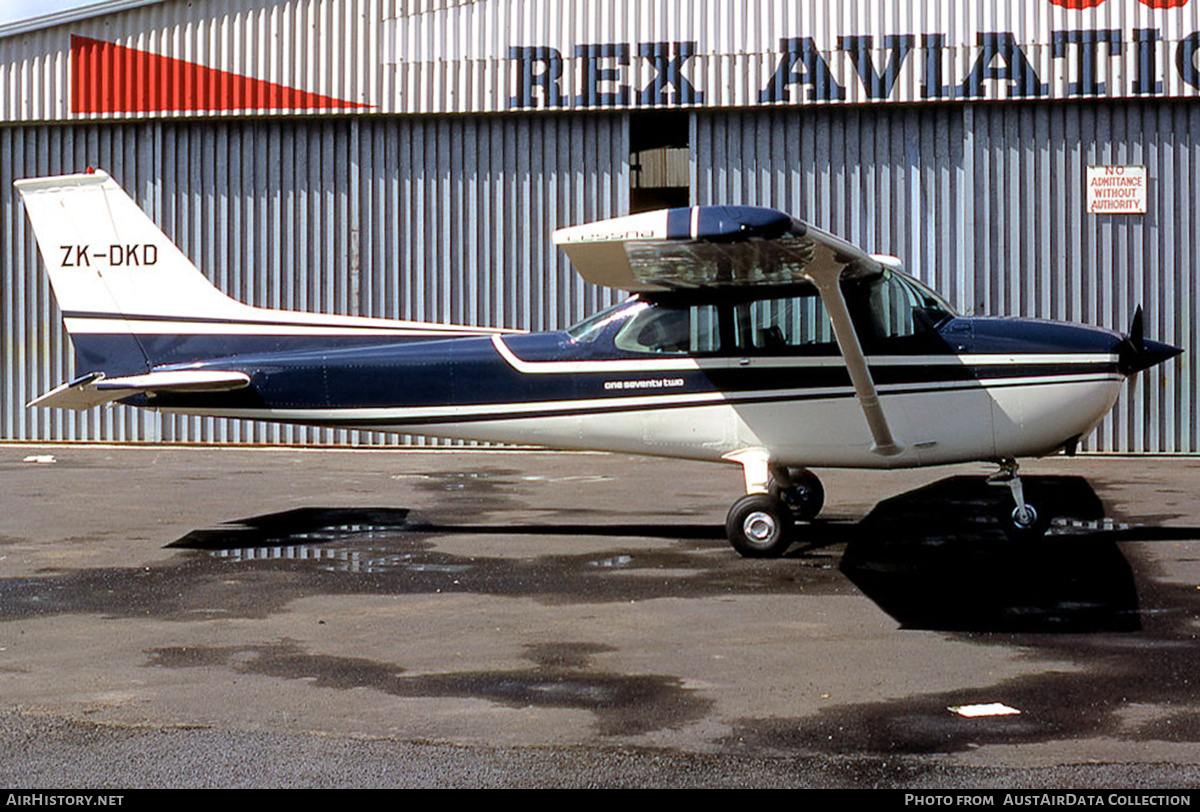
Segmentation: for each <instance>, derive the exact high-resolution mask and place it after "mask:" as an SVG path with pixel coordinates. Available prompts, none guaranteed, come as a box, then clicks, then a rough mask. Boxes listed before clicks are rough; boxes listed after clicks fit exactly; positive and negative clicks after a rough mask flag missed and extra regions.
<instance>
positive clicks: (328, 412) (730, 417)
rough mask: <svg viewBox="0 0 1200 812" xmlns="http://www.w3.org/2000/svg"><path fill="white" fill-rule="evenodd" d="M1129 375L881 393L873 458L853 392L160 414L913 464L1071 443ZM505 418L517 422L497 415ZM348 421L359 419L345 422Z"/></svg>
mask: <svg viewBox="0 0 1200 812" xmlns="http://www.w3.org/2000/svg"><path fill="white" fill-rule="evenodd" d="M1123 380H1124V378H1123V377H1122V376H1120V375H1115V374H1109V375H1093V376H1077V377H1065V376H1064V377H1063V378H1062V379H1040V380H1037V381H1024V382H1022V381H1020V380H1019V379H1006V380H999V381H992V382H989V383H988V385H986V386H983V385H979V384H978V383H976V384H973V385H970V386H962V387H960V388H956V389H951V390H946V389H945V388H943V389H940V390H938V391H920V390H917V391H911V387H910V388H909V391H905V392H903V393H893V394H888V393H887V392H886V391H883V392H882V393H881V394H882V397H881V401H882V403H883V408H884V410H885V411H886V413H887V415H888V419H889V420H890V421H891V423H892V426H893V428H894V430H895V432H896V435H897V437H898V438H899V439H900V441H901V442H902V443H903V444H904V445H905V449H904V451H903V452H902V453H900V454H897V455H895V456H891V457H883V456H880V455H877V454H873V453H872V452H871V450H870V449H871V444H872V439H871V435H870V432H869V431H868V428H867V425H866V421H865V419H864V418H863V414H862V410H861V409H859V408H858V405H857V402H856V401H855V400H854V399H853V398H852V397H849V396H847V394H846V393H842V394H841V396H832V397H824V398H812V399H805V400H780V401H776V402H760V403H736V402H730V401H721V400H720V397H719V396H718V397H717V398H716V401H717V402H714V398H712V397H711V396H709V397H706V398H703V399H692V400H690V402H689V401H684V400H678V399H677V398H670V397H630V398H620V399H611V400H607V401H603V403H605V404H607V405H608V406H617V405H622V406H629V407H632V408H631V409H630V410H627V411H601V412H591V413H582V414H570V413H569V414H558V415H548V414H546V413H545V411H546V406H547V404H512V405H511V407H510V406H508V405H505V404H491V405H488V406H486V407H482V406H481V407H441V408H436V407H429V408H425V409H419V410H418V409H404V408H398V409H370V410H339V409H306V410H289V409H228V410H198V409H164V410H163V411H164V412H178V413H186V414H199V415H202V416H209V417H232V418H242V419H257V420H269V421H274V422H282V423H288V422H297V423H309V424H314V423H315V424H322V425H329V426H334V427H340V428H355V429H361V430H366V431H383V432H391V433H401V434H417V435H425V436H429V437H442V438H447V439H462V440H477V441H482V442H495V443H510V444H518V445H540V446H545V447H548V448H559V449H586V450H596V451H612V452H621V453H629V454H644V455H652V456H662V457H676V458H682V459H693V460H706V461H720V460H721V458H722V457H723V456H724V455H726V454H728V453H730V452H733V451H736V450H738V449H741V448H747V447H764V448H768V449H770V452H771V458H772V461H773V462H777V463H779V464H783V465H796V466H812V467H822V466H824V467H846V468H911V467H917V466H922V465H939V464H948V463H955V462H970V461H981V460H993V459H997V458H1000V457H1026V456H1039V455H1042V454H1046V453H1049V452H1051V451H1053V450H1054V449H1056V448H1057V447H1058V446H1059V445H1060V444H1061V443H1062V442H1064V441H1065V440H1067V439H1068V438H1070V437H1072V436H1074V435H1077V434H1083V433H1085V432H1087V431H1090V430H1091V429H1092V428H1094V426H1095V424H1096V423H1097V422H1099V420H1100V419H1101V418H1102V417H1103V416H1104V415H1105V414H1107V413H1108V411H1109V409H1111V408H1112V405H1113V403H1114V402H1115V400H1116V397H1117V395H1118V393H1119V392H1120V386H1121V383H1122V382H1123ZM826 392H828V390H826ZM677 397H684V398H686V397H687V396H677ZM670 400H674V401H675V402H676V403H678V405H671V406H667V405H666V403H665V402H664V401H670ZM573 403H574V404H581V403H582V402H578V401H577V402H573ZM638 407H642V408H638ZM520 409H526V410H528V411H529V412H531V414H530V416H528V417H525V416H521V415H520V414H519V410H520ZM485 410H490V413H492V414H496V415H498V417H497V419H494V420H491V419H488V420H480V419H478V418H479V417H480V416H482V415H485V414H488V413H489V411H485ZM532 412H539V413H536V414H532ZM455 414H458V415H459V416H461V417H463V418H467V417H473V418H475V419H473V420H471V421H470V422H458V423H455V422H430V423H419V422H417V423H410V424H408V425H404V426H396V425H389V424H388V423H386V422H384V421H386V420H388V419H389V418H390V419H408V420H421V419H432V418H433V417H435V416H436V417H440V418H441V419H442V420H445V419H447V418H448V417H453V415H455ZM501 414H503V415H511V416H505V417H499V415H501ZM347 419H353V420H354V421H355V422H354V424H353V425H347V424H345V423H341V422H339V421H340V420H347ZM374 420H378V421H380V422H379V423H373V422H372V421H374Z"/></svg>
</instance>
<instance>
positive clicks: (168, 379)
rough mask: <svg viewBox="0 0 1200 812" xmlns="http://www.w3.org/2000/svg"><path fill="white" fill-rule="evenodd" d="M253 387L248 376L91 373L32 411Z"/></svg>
mask: <svg viewBox="0 0 1200 812" xmlns="http://www.w3.org/2000/svg"><path fill="white" fill-rule="evenodd" d="M249 385H250V376H249V375H246V374H245V373H244V372H228V371H223V370H211V369H182V370H169V371H164V372H150V373H148V374H146V375H130V376H128V377H123V378H106V377H104V373H102V372H89V373H88V374H87V375H83V376H81V377H79V378H76V379H75V380H73V381H70V382H69V383H64V384H63V385H62V386H58V387H55V388H54V389H51V390H50V391H49V392H47V393H46V394H44V395H42V396H41V397H39V398H37V399H36V400H33V401H30V403H29V407H30V408H32V407H34V406H41V407H43V408H47V409H76V410H83V409H90V408H92V407H93V406H100V405H102V404H104V403H108V402H110V401H113V400H120V399H121V398H127V397H129V396H130V395H139V394H146V395H155V394H157V393H159V392H229V391H232V390H234V389H244V388H246V387H247V386H249Z"/></svg>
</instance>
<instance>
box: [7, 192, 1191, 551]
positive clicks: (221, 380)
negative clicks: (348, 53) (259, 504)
mask: <svg viewBox="0 0 1200 812" xmlns="http://www.w3.org/2000/svg"><path fill="white" fill-rule="evenodd" d="M16 187H17V189H18V190H19V192H20V194H21V197H22V198H23V200H24V204H25V211H26V213H27V214H28V216H29V219H30V222H31V223H32V224H33V229H34V232H35V234H36V236H37V241H38V246H39V249H40V251H41V255H42V259H43V260H44V262H45V264H46V268H47V270H48V271H49V274H50V281H51V285H52V287H53V289H54V294H55V297H56V299H57V301H58V305H59V308H60V309H61V311H62V315H63V320H64V322H65V326H66V329H67V332H68V333H69V334H70V337H71V340H72V342H73V344H74V348H75V359H76V360H75V367H76V370H77V371H81V372H82V374H81V375H80V376H79V377H77V378H76V379H75V380H72V381H70V382H68V383H64V384H62V385H61V386H59V387H57V388H56V389H54V390H52V391H50V392H48V393H46V394H44V395H42V396H41V397H39V398H37V399H36V400H34V401H33V402H32V403H31V404H30V406H42V407H52V408H68V409H88V408H92V407H94V406H98V405H101V404H104V403H108V402H111V401H118V402H121V403H125V404H129V405H133V406H140V407H145V408H151V409H158V410H160V411H162V412H165V413H179V414H190V415H204V416H212V417H229V418H239V419H251V420H266V421H275V422H283V423H294V424H305V425H317V426H331V427H336V428H358V429H370V430H375V431H386V432H402V433H406V434H421V435H429V436H434V437H446V438H462V439H474V440H482V441H488V442H496V443H517V444H536V445H541V446H546V447H551V448H562V449H592V450H603V451H613V452H624V453H632V454H647V455H654V456H661V457H675V458H681V459H691V460H710V461H714V462H725V463H733V464H737V465H740V466H741V467H742V469H743V472H744V475H745V476H744V478H745V491H746V494H745V495H744V496H743V497H741V498H740V499H738V500H737V501H736V502H735V503H734V505H733V507H732V509H731V510H730V511H729V515H728V519H727V522H726V530H727V532H728V535H729V539H730V542H731V543H732V544H733V546H734V547H735V548H736V549H737V551H738V552H739V553H741V554H742V555H745V556H753V557H769V556H778V555H782V554H783V553H784V552H785V551H786V550H787V548H788V546H789V545H790V544H791V542H792V540H793V538H794V537H795V536H796V535H797V528H798V525H801V524H802V523H804V522H807V521H810V520H812V519H813V518H815V517H816V515H817V513H818V512H819V511H820V509H821V506H822V503H823V499H824V495H823V489H822V487H821V483H820V481H819V480H818V479H817V477H816V476H815V475H813V473H812V472H811V470H810V469H811V468H820V467H844V468H906V467H915V466H925V465H943V464H947V463H958V462H978V461H986V462H995V463H997V464H998V465H999V471H998V473H997V474H996V475H995V477H994V479H995V480H996V481H997V482H1001V483H1005V484H1007V485H1008V487H1009V488H1010V489H1011V493H1012V497H1013V507H1012V509H1011V512H1010V511H1009V510H1008V508H1005V509H1004V511H1003V514H1002V516H1001V517H1000V518H1001V521H1002V523H1003V524H1004V527H1005V530H1006V531H1007V532H1008V533H1009V535H1010V536H1012V537H1016V538H1026V537H1037V536H1039V535H1040V534H1041V533H1042V532H1044V530H1045V528H1046V526H1047V525H1048V523H1049V521H1050V517H1051V515H1052V513H1053V509H1054V506H1053V505H1034V504H1030V502H1029V501H1028V500H1026V498H1025V495H1024V490H1023V488H1022V484H1021V478H1020V476H1019V475H1018V468H1017V462H1016V460H1017V458H1018V457H1036V456H1042V455H1045V454H1049V453H1052V452H1055V451H1058V450H1061V449H1066V450H1068V451H1072V450H1073V449H1074V446H1075V444H1076V443H1077V442H1078V441H1079V440H1080V438H1081V437H1083V436H1084V435H1086V434H1087V433H1088V432H1089V431H1091V430H1092V429H1093V428H1094V427H1095V425H1096V424H1097V423H1098V422H1099V421H1100V419H1101V418H1102V417H1103V416H1104V415H1105V414H1107V413H1108V411H1109V410H1110V409H1111V408H1112V405H1113V403H1114V402H1115V400H1116V398H1117V395H1118V392H1119V391H1120V387H1121V385H1122V384H1123V382H1124V381H1125V380H1126V379H1127V378H1129V377H1131V376H1133V375H1135V374H1136V373H1137V372H1138V371H1140V370H1143V369H1146V368H1148V367H1150V366H1152V365H1154V364H1157V363H1159V362H1162V361H1165V360H1167V359H1169V358H1171V357H1173V356H1174V355H1176V354H1178V353H1179V352H1180V350H1179V349H1177V348H1175V347H1172V346H1169V345H1167V344H1163V343H1160V342H1156V341H1150V340H1147V339H1145V338H1144V337H1143V335H1142V326H1141V313H1140V309H1139V311H1138V313H1137V315H1135V317H1134V320H1133V324H1132V327H1131V328H1130V332H1129V335H1125V336H1123V335H1121V334H1119V333H1116V332H1113V331H1110V330H1105V329H1100V328H1096V327H1085V326H1080V325H1073V324H1064V323H1058V322H1050V321H1035V320H1030V319H1015V318H968V317H963V316H959V315H957V314H956V313H955V312H954V311H953V309H952V308H951V307H950V306H949V305H948V304H946V302H945V301H944V300H943V299H942V298H940V297H939V296H938V295H937V294H936V293H934V292H933V291H932V290H930V289H929V288H927V287H925V286H924V285H922V284H921V283H920V282H918V281H917V280H916V279H913V278H912V277H910V276H906V275H905V274H904V273H902V272H901V269H900V263H899V261H898V260H896V259H895V258H892V257H884V256H877V255H868V254H866V253H864V252H863V251H861V250H860V249H858V248H856V247H855V246H853V245H851V244H850V243H848V242H846V241H844V240H842V239H840V238H839V237H836V236H834V235H833V234H830V233H828V232H825V231H822V230H821V229H818V228H815V227H813V226H811V225H809V224H806V223H803V222H801V221H799V220H796V219H793V218H792V217H790V216H788V215H786V214H784V213H782V212H778V211H774V210H771V209H763V208H753V207H746V206H699V207H692V208H683V209H671V210H667V211H659V212H649V213H644V214H635V215H630V216H627V217H618V218H615V219H611V220H606V221H603V222H599V223H594V224H590V225H582V226H574V227H571V228H564V229H561V230H559V231H557V232H555V234H554V242H555V243H556V244H558V245H559V246H561V247H562V248H563V249H564V250H565V251H566V253H567V255H568V257H569V258H570V260H571V261H572V263H573V264H574V265H575V266H576V268H577V269H578V270H579V271H580V273H581V274H582V275H583V278H584V279H585V280H587V281H589V282H593V283H595V284H598V285H604V286H608V287H611V288H616V289H620V290H625V291H630V292H632V294H633V295H632V297H631V298H629V299H627V300H626V301H624V302H623V303H621V304H618V305H616V306H615V307H612V308H609V309H608V310H605V311H603V312H601V313H598V314H596V315H594V316H592V317H591V318H589V319H587V320H586V321H584V322H582V323H580V324H577V325H576V326H574V327H572V328H570V329H569V330H566V331H563V332H551V333H537V334H526V333H519V332H515V331H508V330H498V329H482V328H475V327H462V326H454V325H444V324H427V323H421V322H411V321H392V320H385V319H373V318H359V317H348V316H330V315H319V314H310V313H298V312H291V311H281V310H267V309H262V308H256V307H251V306H248V305H245V304H242V303H239V302H237V301H234V300H233V299H231V298H229V297H228V296H226V295H225V294H223V293H221V292H220V291H219V290H217V289H216V288H215V287H214V286H213V285H212V284H211V283H210V282H209V281H208V280H207V279H206V278H205V277H204V275H203V274H201V273H200V271H198V270H197V269H196V267H195V266H194V265H193V264H192V263H191V262H190V261H189V260H188V259H187V257H185V256H184V255H183V253H181V252H180V251H179V249H178V248H176V247H175V246H174V245H173V244H172V243H171V242H170V241H169V240H168V239H167V237H166V236H165V235H164V234H163V233H162V231H161V230H159V228H158V227H157V226H155V224H154V223H153V221H152V220H151V219H150V218H149V217H148V216H147V215H146V214H145V213H144V212H143V211H142V210H141V209H139V208H138V206H137V205H136V204H135V203H134V201H133V200H131V199H130V198H129V196H128V195H126V194H125V192H124V191H122V189H121V188H120V187H119V186H118V185H117V183H116V182H115V181H113V180H112V179H111V178H110V177H109V176H108V175H107V174H105V173H104V172H100V171H89V172H88V173H84V174H76V175H64V176H59V177H49V178H35V179H29V180H22V181H18V182H17V183H16Z"/></svg>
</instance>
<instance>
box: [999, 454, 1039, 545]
mask: <svg viewBox="0 0 1200 812" xmlns="http://www.w3.org/2000/svg"><path fill="white" fill-rule="evenodd" d="M1017 470H1018V465H1017V461H1016V460H1014V459H1003V460H1001V461H1000V470H999V471H997V472H996V473H995V474H992V475H991V476H990V477H988V483H989V484H992V485H1007V486H1008V488H1009V491H1011V492H1012V498H1013V504H1014V505H1015V507H1014V508H1013V509H1012V511H1011V512H1010V511H1009V509H1008V508H1007V507H1001V509H1000V512H999V515H998V516H997V518H998V519H999V521H1000V526H1001V528H1003V530H1004V534H1005V535H1006V536H1008V537H1009V538H1010V539H1011V540H1013V541H1035V540H1036V539H1039V538H1041V537H1042V536H1044V535H1045V534H1046V529H1047V528H1049V527H1050V519H1051V518H1052V517H1051V515H1050V511H1049V509H1048V508H1047V507H1046V506H1043V507H1042V509H1041V510H1039V509H1038V508H1037V507H1035V506H1034V505H1032V504H1030V503H1029V502H1027V501H1025V488H1024V486H1023V485H1022V484H1021V477H1020V475H1019V474H1018V473H1017Z"/></svg>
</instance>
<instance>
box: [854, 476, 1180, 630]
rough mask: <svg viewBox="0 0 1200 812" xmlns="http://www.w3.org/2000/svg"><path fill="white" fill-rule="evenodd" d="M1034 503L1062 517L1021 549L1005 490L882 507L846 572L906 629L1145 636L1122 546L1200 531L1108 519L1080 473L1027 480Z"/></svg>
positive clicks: (946, 490) (949, 483)
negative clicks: (1011, 534)
mask: <svg viewBox="0 0 1200 812" xmlns="http://www.w3.org/2000/svg"><path fill="white" fill-rule="evenodd" d="M1022 480H1023V482H1024V485H1025V494H1026V498H1027V499H1028V500H1029V501H1030V502H1031V503H1033V504H1035V505H1040V506H1041V507H1040V508H1039V509H1042V510H1047V509H1048V510H1049V511H1050V512H1051V513H1052V514H1053V515H1054V516H1056V517H1057V518H1056V520H1055V521H1054V523H1053V524H1052V525H1051V528H1050V530H1049V532H1048V533H1047V535H1046V536H1045V537H1043V538H1040V539H1036V540H1029V541H1022V542H1016V541H1012V540H1010V539H1009V538H1008V537H1007V536H1006V535H1005V534H1004V532H1003V530H1002V529H1001V526H1000V523H999V521H998V519H997V516H998V515H999V514H1000V513H1001V512H1002V511H1010V512H1011V511H1012V509H1013V502H1012V498H1011V495H1010V494H1009V491H1008V489H1007V488H1006V487H997V486H995V485H990V484H988V482H987V480H986V478H984V477H974V476H958V477H950V478H948V479H943V480H940V481H938V482H934V483H932V484H931V485H928V486H926V487H924V488H920V489H917V490H914V491H909V492H908V493H904V494H901V495H899V496H896V497H894V498H891V499H887V500H885V501H883V502H880V503H879V504H878V505H877V506H876V507H875V509H874V510H872V511H871V513H870V514H868V515H867V516H866V518H864V519H863V520H862V521H861V522H859V523H858V524H856V525H855V526H853V527H852V528H848V529H847V533H846V535H845V537H844V541H845V542H846V550H845V553H844V554H843V556H842V562H841V567H840V568H841V571H842V572H843V573H844V574H845V575H846V576H847V577H848V578H849V579H850V580H851V581H853V582H854V584H855V585H856V586H858V588H859V589H861V590H862V591H863V592H864V593H865V594H866V595H867V596H868V597H870V598H871V599H872V600H873V601H875V602H876V603H877V604H878V605H879V606H880V608H882V609H883V610H884V611H886V612H887V613H888V614H889V615H891V616H892V617H894V618H895V619H896V620H897V621H899V622H900V624H901V625H902V626H903V627H905V628H919V629H933V630H944V631H989V632H1099V631H1136V630H1138V629H1140V628H1141V620H1140V613H1139V605H1138V593H1137V588H1136V585H1135V582H1134V577H1133V573H1132V571H1131V569H1130V566H1129V563H1128V561H1127V560H1126V559H1125V556H1124V555H1123V553H1122V552H1121V550H1120V548H1119V547H1118V546H1117V543H1118V542H1121V541H1161V540H1167V539H1196V538H1200V528H1156V527H1136V526H1125V525H1121V524H1118V523H1116V522H1113V521H1112V520H1110V519H1106V518H1105V516H1104V506H1103V504H1102V503H1101V501H1100V499H1099V497H1098V496H1097V495H1096V493H1095V491H1093V490H1092V487H1091V486H1090V485H1089V484H1088V483H1087V481H1086V480H1084V479H1083V478H1082V477H1072V476H1063V477H1033V476H1030V477H1022Z"/></svg>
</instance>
